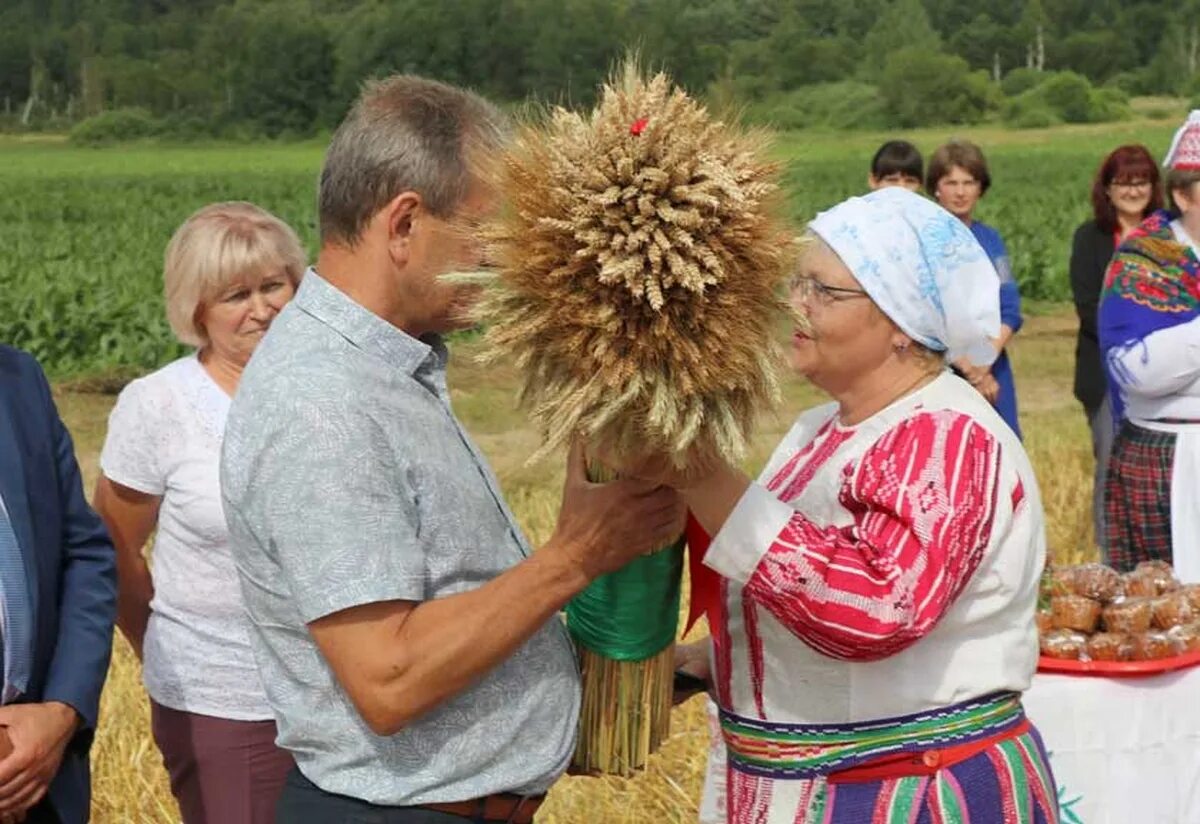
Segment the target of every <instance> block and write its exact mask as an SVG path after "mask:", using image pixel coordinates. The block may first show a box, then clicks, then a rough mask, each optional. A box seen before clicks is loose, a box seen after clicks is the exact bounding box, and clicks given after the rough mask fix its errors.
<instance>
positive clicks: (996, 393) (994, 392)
mask: <svg viewBox="0 0 1200 824" xmlns="http://www.w3.org/2000/svg"><path fill="white" fill-rule="evenodd" d="M972 386H974V387H975V388H976V389H978V390H979V394H981V395H983V397H984V398H986V399H987V402H988V403H990V404H991V405H992V406H995V405H996V402H997V401H999V400H1000V383H999V381H997V380H996V379H995V378H993V377H992V376H991V375H990V374H988V375H986V376H984V378H983V379H982V380H981V381H979V383H976V384H972Z"/></svg>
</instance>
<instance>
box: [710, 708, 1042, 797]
mask: <svg viewBox="0 0 1200 824" xmlns="http://www.w3.org/2000/svg"><path fill="white" fill-rule="evenodd" d="M1024 720H1025V711H1024V709H1023V708H1022V707H1021V696H1020V694H1019V693H1014V692H1004V693H994V694H992V695H987V696H984V697H982V698H976V699H973V700H971V701H966V702H964V703H962V704H954V705H952V706H949V707H943V708H941V709H937V710H929V711H928V712H922V713H916V714H913V715H906V716H901V717H899V718H882V719H876V720H874V721H865V722H863V723H859V724H777V723H773V722H770V721H759V720H756V719H753V718H743V717H741V716H739V715H735V714H734V713H732V712H727V711H726V710H721V730H722V732H723V734H724V737H725V745H726V747H727V749H728V753H729V765H730V766H731V767H733V768H734V769H736V770H738V771H740V772H744V773H749V774H751V775H760V776H765V777H767V778H817V777H820V776H827V775H829V774H830V773H833V772H838V771H841V770H848V769H853V768H855V767H860V766H862V765H863V764H866V763H868V762H870V761H872V760H875V759H878V758H880V757H881V756H887V755H893V754H895V753H905V752H921V751H922V750H932V749H943V748H946V747H954V746H959V745H962V744H968V743H971V742H973V741H980V740H982V739H985V738H991V737H994V736H996V735H998V734H1000V733H1003V732H1005V731H1007V730H1011V729H1013V728H1015V727H1017V726H1019V725H1020V724H1022V723H1023V722H1024Z"/></svg>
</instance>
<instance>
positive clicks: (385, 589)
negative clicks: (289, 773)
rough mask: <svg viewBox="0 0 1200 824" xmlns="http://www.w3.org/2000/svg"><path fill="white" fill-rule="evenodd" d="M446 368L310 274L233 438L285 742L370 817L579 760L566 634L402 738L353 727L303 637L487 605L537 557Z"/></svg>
mask: <svg viewBox="0 0 1200 824" xmlns="http://www.w3.org/2000/svg"><path fill="white" fill-rule="evenodd" d="M445 365H446V350H445V348H444V346H443V345H442V342H441V341H440V339H438V338H437V337H436V336H431V337H430V338H428V339H425V340H417V339H414V338H412V337H410V336H409V335H407V334H405V333H404V332H402V331H401V330H399V329H397V328H396V327H394V326H392V325H391V324H389V323H387V322H386V321H384V320H382V319H381V318H379V317H378V316H376V315H374V314H373V313H371V312H369V311H368V310H366V309H365V308H363V307H362V306H360V305H359V304H357V303H355V302H354V301H353V300H351V299H350V298H349V297H348V296H347V295H345V294H344V293H342V292H341V291H339V290H338V289H336V288H334V287H333V286H332V285H330V284H329V283H328V282H326V281H324V280H323V279H321V277H320V276H319V275H317V274H316V273H315V272H311V271H310V272H309V273H308V274H307V275H306V276H305V278H304V279H303V281H302V283H301V286H300V289H299V291H298V293H297V295H296V298H295V299H294V300H293V301H292V302H291V303H289V304H288V306H287V307H286V308H285V309H284V310H283V311H282V312H281V313H280V315H279V317H278V318H276V320H275V322H274V324H273V325H272V327H271V331H270V333H269V334H268V335H267V336H266V338H265V339H264V340H263V342H262V344H260V346H259V348H258V349H257V350H256V351H255V354H254V357H253V359H252V360H251V362H250V364H249V365H248V367H247V369H246V371H245V373H244V375H243V377H242V381H241V383H240V385H239V388H238V394H237V397H236V399H235V400H234V403H233V407H232V409H231V411H230V414H229V421H228V424H227V428H226V435H225V449H224V456H223V460H222V479H221V482H222V491H223V495H224V500H225V514H226V518H227V519H228V522H229V527H230V532H231V535H232V538H233V545H234V556H235V559H236V561H237V566H238V571H239V573H240V575H241V580H242V587H243V590H244V593H245V600H246V607H247V610H248V611H249V615H250V618H251V622H252V625H253V630H252V632H253V641H254V645H255V648H256V651H257V654H258V657H259V663H260V666H261V669H262V673H263V680H264V683H265V685H266V690H267V696H268V699H269V701H270V703H271V706H272V707H273V709H274V712H275V715H276V720H277V721H278V724H279V739H278V740H279V743H280V745H281V746H283V747H285V748H286V749H288V750H290V751H291V752H292V754H293V755H294V756H295V758H296V762H297V764H298V766H299V768H300V770H301V771H302V772H303V773H304V775H305V776H306V777H307V778H308V779H309V780H310V781H312V782H313V783H315V784H316V785H317V786H319V787H321V788H322V789H324V790H326V791H328V792H333V793H338V794H341V795H347V796H351V797H354V798H358V799H363V800H365V801H369V802H371V803H375V804H388V805H411V804H421V803H430V802H439V801H442V802H444V801H457V800H463V799H469V798H476V797H480V796H484V795H488V794H491V793H496V792H522V793H535V792H542V791H544V790H546V789H547V788H548V787H549V786H550V784H551V783H552V782H553V781H554V780H555V779H556V778H557V777H558V776H559V775H560V774H561V773H562V772H563V771H564V770H565V768H566V765H567V763H568V761H569V760H570V757H571V753H572V750H573V748H574V739H575V729H576V722H577V718H578V712H579V676H578V671H577V668H576V664H575V660H574V653H573V650H572V647H571V643H570V639H569V638H568V636H567V634H566V630H565V628H564V626H563V624H562V622H561V621H560V620H559V619H557V618H555V619H552V620H550V621H549V622H547V624H546V625H545V626H543V627H542V628H541V630H539V631H538V632H537V633H536V634H535V635H534V636H533V637H532V638H530V639H529V640H528V641H527V642H526V643H525V644H524V645H522V646H521V647H520V648H519V649H518V650H517V651H516V653H515V654H514V655H512V656H511V657H510V658H509V659H508V660H507V661H505V662H503V663H502V664H500V665H499V666H498V667H496V668H495V669H494V670H492V671H491V672H489V673H488V674H487V675H485V676H484V677H483V678H482V679H481V680H480V681H479V682H477V683H476V684H475V685H473V686H472V687H470V688H468V689H467V690H465V691H463V692H462V693H460V694H458V695H457V696H455V697H453V698H451V699H450V700H448V701H446V702H445V703H444V704H442V705H441V706H439V707H437V708H436V709H434V710H432V711H430V712H429V713H427V714H426V715H424V716H422V717H421V718H419V719H417V720H416V721H414V722H413V723H411V724H409V725H408V726H406V727H405V729H403V730H401V731H400V732H398V733H396V734H395V735H392V736H378V735H376V734H374V733H373V732H372V731H371V730H370V728H369V727H368V726H367V725H366V723H365V722H364V721H363V720H362V719H361V717H360V716H359V715H358V713H357V711H356V710H355V708H354V706H353V704H352V703H351V701H350V699H349V698H348V697H347V696H346V694H345V692H344V691H343V690H342V689H341V687H340V686H339V684H338V683H337V681H336V679H335V677H334V675H333V673H332V671H331V670H330V668H329V666H328V665H327V663H326V661H325V659H324V658H323V657H322V655H321V653H320V651H319V650H318V649H317V647H316V645H315V644H314V642H313V640H312V638H311V636H310V635H309V633H308V629H307V624H309V623H310V622H312V621H315V620H316V619H318V618H321V617H323V616H326V615H330V614H332V613H334V612H338V611H340V610H344V609H347V608H350V607H354V606H359V605H363V604H369V603H374V602H379V601H386V600H408V601H426V600H430V599H434V598H444V597H446V596H450V595H454V594H457V593H462V592H467V591H469V590H472V589H476V588H478V587H480V586H482V585H483V584H485V583H487V582H488V581H490V580H492V579H493V578H495V577H496V576H498V575H500V574H501V573H502V572H504V571H505V570H507V569H509V568H511V567H512V566H514V565H516V564H518V563H520V562H521V561H522V560H523V559H524V558H525V557H526V556H527V554H528V553H529V546H528V544H527V542H526V541H525V538H524V537H523V536H522V534H521V532H520V530H519V528H518V527H517V525H516V522H515V520H514V518H513V515H512V513H511V512H510V511H509V509H508V507H507V505H506V504H505V502H504V500H503V498H502V497H501V494H500V490H499V485H498V483H497V482H496V479H495V477H494V476H493V474H492V472H491V470H490V469H489V467H488V465H487V463H486V461H485V459H484V458H483V456H482V455H481V453H480V452H479V450H478V449H477V448H476V447H475V445H474V444H473V443H472V441H471V439H470V437H469V436H468V435H467V433H466V431H465V430H464V429H463V427H462V426H461V424H460V423H459V421H458V420H457V419H456V418H455V416H454V413H453V411H452V410H451V407H450V398H449V393H448V391H447V388H446V377H445Z"/></svg>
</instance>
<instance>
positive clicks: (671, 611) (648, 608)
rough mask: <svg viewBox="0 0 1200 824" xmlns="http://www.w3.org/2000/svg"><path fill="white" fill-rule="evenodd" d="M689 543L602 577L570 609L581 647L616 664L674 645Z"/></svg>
mask: <svg viewBox="0 0 1200 824" xmlns="http://www.w3.org/2000/svg"><path fill="white" fill-rule="evenodd" d="M683 546H684V538H682V537H681V538H680V539H679V540H678V541H676V542H675V543H673V544H671V545H670V546H668V547H664V548H663V549H660V550H657V551H655V552H652V553H650V554H649V555H642V556H640V557H638V558H635V559H634V560H633V561H631V562H630V563H629V564H628V565H627V566H625V567H622V568H621V569H619V570H617V571H616V572H611V573H609V574H608V575H602V576H600V577H599V578H597V579H596V580H595V581H593V582H592V583H591V585H590V586H589V587H588V588H587V589H585V590H584V591H583V592H581V593H579V594H578V595H577V596H575V598H574V599H572V600H571V601H570V602H569V603H568V604H567V628H568V629H569V630H570V632H571V636H572V637H573V638H574V639H575V641H576V643H579V644H582V645H583V646H585V647H587V648H588V649H590V650H591V651H592V652H595V653H597V654H598V655H602V656H604V657H605V658H609V659H612V660H614V661H644V660H646V659H647V658H653V657H654V656H655V655H657V654H658V653H660V652H662V651H663V650H664V649H666V648H667V646H668V645H669V644H670V643H671V642H672V641H674V640H675V633H676V632H677V631H678V628H679V590H680V581H681V576H682V574H683Z"/></svg>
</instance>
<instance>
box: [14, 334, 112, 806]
mask: <svg viewBox="0 0 1200 824" xmlns="http://www.w3.org/2000/svg"><path fill="white" fill-rule="evenodd" d="M115 617H116V561H115V556H114V553H113V547H112V543H111V541H110V540H109V537H108V533H107V532H106V531H105V529H104V526H103V524H102V523H101V522H100V519H99V518H98V517H97V516H96V514H95V513H94V512H93V511H92V509H91V507H89V506H88V504H87V501H86V500H85V499H84V497H83V486H82V484H81V482H80V477H79V465H78V464H77V463H76V461H75V452H74V449H73V446H72V444H71V436H70V435H69V434H68V433H67V430H66V428H65V427H64V426H63V423H62V420H61V419H60V418H59V416H58V410H57V409H56V408H55V406H54V401H53V399H52V398H51V396H50V386H49V384H47V383H46V377H45V375H43V374H42V370H41V368H40V367H39V366H38V365H37V362H36V361H34V359H33V358H32V357H30V356H29V355H27V354H25V353H23V352H19V351H17V350H15V349H10V348H8V347H5V346H0V648H2V651H3V673H2V676H3V677H2V681H0V728H3V729H0V732H2V733H5V734H6V735H0V824H8V822H17V821H21V820H22V817H23V819H24V821H25V822H26V824H56V823H57V824H81V822H85V821H87V820H88V807H89V803H90V777H89V772H88V749H89V747H90V745H91V741H92V733H93V731H94V730H95V728H96V716H97V713H98V710H99V704H100V690H101V688H102V687H103V686H104V677H105V675H106V674H107V672H108V661H109V655H110V653H111V651H112V633H113V621H114V619H115ZM5 739H7V740H8V741H10V742H11V745H12V751H11V752H8V753H7V754H3V751H5V750H7V749H8V747H7V746H3V745H4V743H5Z"/></svg>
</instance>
